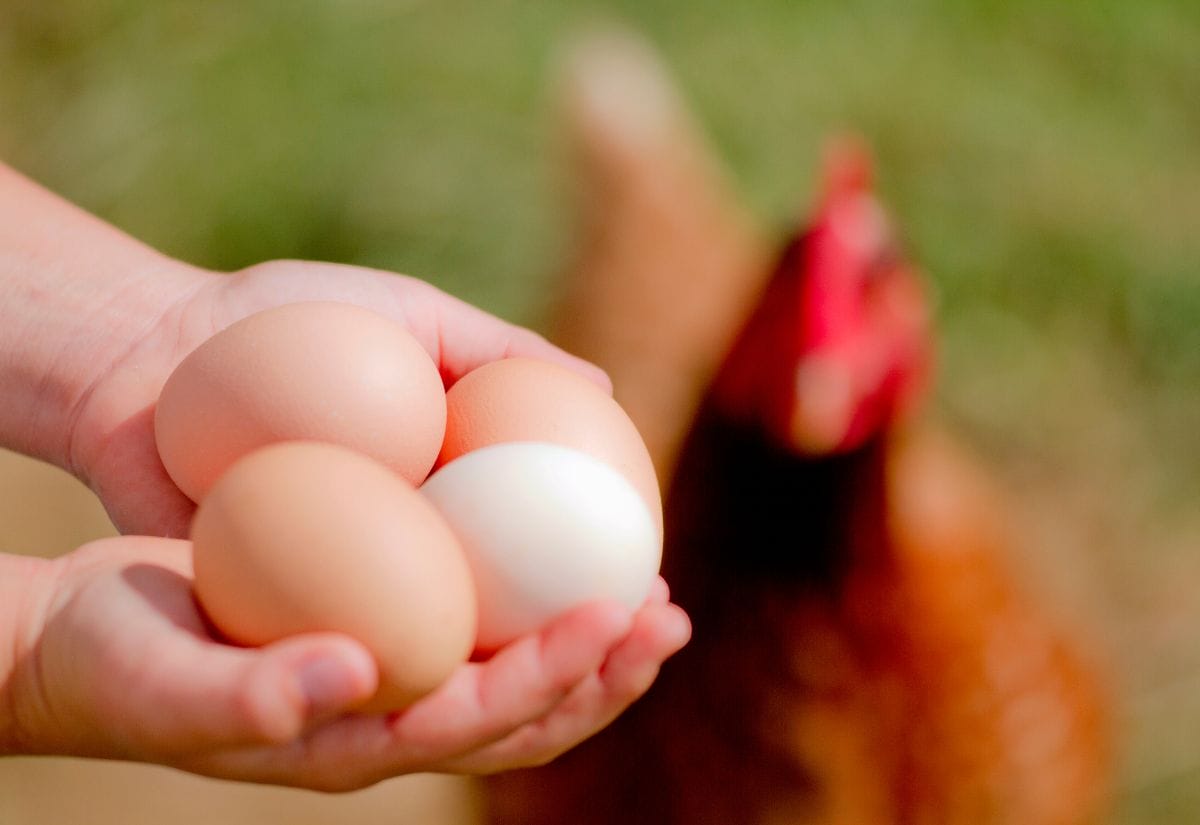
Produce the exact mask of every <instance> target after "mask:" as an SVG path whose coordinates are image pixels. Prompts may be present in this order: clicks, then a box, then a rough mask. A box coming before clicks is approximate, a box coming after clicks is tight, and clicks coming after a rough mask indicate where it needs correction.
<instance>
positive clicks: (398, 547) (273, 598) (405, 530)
mask: <svg viewBox="0 0 1200 825" xmlns="http://www.w3.org/2000/svg"><path fill="white" fill-rule="evenodd" d="M192 541H193V543H194V548H195V592H196V598H197V600H198V601H199V603H200V605H201V606H202V607H203V608H204V611H205V612H206V613H207V614H208V616H209V618H210V619H211V620H212V622H213V624H214V625H215V626H216V627H217V628H218V629H219V630H220V631H221V632H222V633H224V634H225V635H226V636H228V637H229V638H230V639H231V640H232V641H235V642H238V643H241V644H246V645H262V644H266V643H268V642H272V641H275V640H277V639H282V638H284V637H286V636H291V635H294V634H297V633H306V632H314V631H337V632H341V633H346V634H348V635H350V636H352V637H354V638H355V639H358V640H359V641H360V642H362V643H363V644H364V645H365V646H366V647H367V648H368V649H369V650H370V651H371V652H372V653H373V654H374V655H375V658H376V660H377V662H378V664H379V668H380V687H379V691H378V693H377V694H376V695H375V697H374V698H373V699H371V700H370V702H369V703H368V705H367V706H366V709H368V710H387V709H392V708H398V707H403V706H405V705H407V704H409V703H411V702H413V701H414V700H416V699H418V698H420V697H421V696H423V695H425V694H426V693H428V692H429V691H431V690H433V689H434V688H436V687H437V686H438V685H440V684H441V683H442V682H443V681H444V680H445V679H446V677H447V676H449V675H450V673H451V672H452V671H453V670H454V669H455V668H456V667H457V666H458V665H459V664H461V663H462V662H464V661H465V660H466V659H467V657H468V656H469V655H470V653H471V650H472V648H473V646H474V641H475V625H476V617H475V593H474V586H473V584H472V581H471V574H470V570H469V568H468V567H467V563H466V561H465V558H464V556H463V553H462V549H461V547H460V546H459V543H458V541H457V539H456V538H455V536H454V534H453V533H452V532H451V530H450V528H449V526H448V525H447V524H446V522H445V521H444V520H443V519H442V518H441V516H439V515H438V513H437V511H436V510H435V509H434V508H433V507H432V506H431V505H430V504H429V502H428V501H427V500H426V499H425V498H424V497H423V496H421V495H420V494H419V493H418V492H417V491H416V490H415V489H414V488H413V487H412V486H411V485H409V484H408V483H407V482H406V481H404V480H403V479H401V478H400V477H399V476H396V475H395V474H393V473H391V472H390V471H389V470H388V469H387V468H386V467H384V466H382V465H380V464H378V463H376V462H375V461H372V460H371V459H369V458H367V457H365V456H362V455H358V454H356V453H353V452H351V451H349V450H346V449H344V448H342V447H337V446H333V445H329V444H319V443H297V442H293V443H285V444H277V445H274V446H270V447H266V448H264V449H261V450H258V451H256V452H253V453H251V454H250V455H248V456H246V457H245V458H243V459H242V460H240V461H239V462H237V463H236V464H235V465H234V466H233V467H232V468H231V469H230V470H229V472H227V473H226V474H225V475H224V476H223V477H222V478H221V480H220V481H219V482H217V484H216V486H214V487H213V489H212V492H211V493H210V494H209V495H208V496H207V497H206V498H205V499H204V501H203V503H202V504H201V505H200V508H199V511H198V512H197V514H196V518H195V521H194V523H193V525H192Z"/></svg>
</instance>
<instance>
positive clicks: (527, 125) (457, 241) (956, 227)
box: [0, 0, 1200, 825]
mask: <svg viewBox="0 0 1200 825" xmlns="http://www.w3.org/2000/svg"><path fill="white" fill-rule="evenodd" d="M905 5H906V8H905V10H904V11H903V12H901V11H899V10H898V7H896V6H895V5H894V4H890V3H886V2H884V1H883V0H875V1H874V2H872V1H871V0H851V2H839V3H806V4H797V3H788V2H782V0H780V1H779V2H765V1H764V2H753V3H739V4H724V3H718V2H715V0H702V1H701V2H693V3H681V2H667V0H655V1H654V2H640V3H635V2H632V0H630V1H629V2H624V3H611V4H607V5H603V6H601V5H595V4H593V5H586V4H577V3H566V2H563V3H541V4H518V3H508V2H498V3H481V2H443V3H422V2H418V1H416V0H409V1H408V2H400V1H399V0H392V2H383V0H353V2H349V1H347V2H341V3H333V2H318V1H317V0H298V2H294V3H287V4H280V3H270V2H266V1H265V0H250V1H249V2H234V0H213V2H209V3H204V4H197V3H189V2H183V0H157V1H156V2H150V0H62V2H57V3H44V2H41V0H0V157H3V158H4V159H5V160H6V161H8V162H10V163H11V164H12V165H14V166H16V167H17V168H18V169H21V170H22V171H24V172H26V173H27V174H30V175H32V176H33V177H35V178H36V179H38V180H40V181H42V182H43V183H45V184H47V185H48V186H50V187H51V188H53V189H55V190H57V191H59V192H61V193H63V194H65V195H66V196H68V197H70V198H72V199H74V200H76V201H77V202H79V203H81V204H82V205H84V206H85V207H87V208H89V209H91V210H93V211H95V212H97V213H99V214H100V215H102V216H103V217H105V218H106V219H108V220H111V221H113V222H115V223H117V224H118V225H120V226H122V227H123V228H125V229H126V230H127V231H129V232H131V233H132V234H134V235H136V236H138V237H140V238H142V239H144V240H146V241H148V242H150V243H152V244H154V245H156V246H158V247H160V248H163V249H165V250H166V251H168V252H170V253H172V254H175V255H178V256H181V257H184V258H186V259H188V260H190V261H193V262H195V263H199V264H204V265H208V266H212V267H218V268H236V267H239V266H243V265H246V264H249V263H252V262H255V261H258V260H262V259H266V258H272V257H311V258H321V259H329V260H338V261H347V262H353V263H360V264H367V265H373V266H380V267H385V268H389V269H398V270H403V271H406V272H409V273H412V274H416V275H420V276H423V277H426V278H428V279H430V280H432V281H434V282H435V283H437V284H438V285H440V286H442V287H443V288H445V289H447V290H449V291H451V292H453V293H455V294H457V295H459V296H461V297H463V298H465V299H467V300H469V301H472V302H474V303H477V304H480V305H482V306H484V307H486V308H488V309H491V310H492V311H494V312H497V313H499V314H502V315H505V316H507V317H510V318H513V319H515V320H519V321H524V322H528V323H534V324H536V323H537V320H538V318H539V316H540V313H541V312H542V310H543V308H544V307H545V300H546V297H547V296H548V295H549V294H552V292H553V278H554V276H555V273H556V271H557V270H558V269H560V268H561V266H562V264H563V261H564V260H565V259H566V255H567V254H568V252H569V249H570V245H571V242H572V235H571V231H570V222H569V215H570V210H569V208H568V207H569V204H570V182H569V178H568V177H567V175H566V174H565V171H564V170H565V166H564V164H563V159H562V157H561V153H560V151H559V148H560V147H559V143H558V139H557V135H556V132H555V129H554V124H553V118H552V107H551V106H550V105H549V101H550V100H551V96H550V95H549V94H548V93H547V88H546V81H547V78H548V76H549V71H550V68H551V67H552V65H553V59H554V54H555V50H556V49H557V48H559V47H560V46H561V44H562V42H563V38H564V37H565V36H566V35H568V34H569V33H570V32H572V31H575V30H577V28H578V27H579V26H580V25H583V24H585V23H587V22H588V21H591V20H595V19H597V18H605V17H607V16H613V15H615V16H619V17H620V18H621V19H624V20H626V21H627V22H629V23H631V24H633V25H634V26H636V27H637V28H639V29H641V30H643V31H644V32H646V33H647V34H648V35H649V36H650V37H651V38H652V39H653V40H654V41H655V43H656V44H657V45H658V46H659V47H660V48H661V49H662V51H663V53H664V55H665V56H666V59H667V61H668V62H669V64H670V65H671V66H672V68H673V69H674V70H675V71H676V72H677V73H678V76H679V78H680V81H681V83H682V85H683V87H684V89H685V91H686V93H687V94H688V95H689V97H690V99H691V100H692V101H693V103H694V104H695V106H696V108H697V110H698V113H699V116H700V119H701V121H702V122H703V123H704V124H705V126H706V127H707V128H708V129H710V130H711V132H712V135H713V137H714V140H715V142H716V144H717V146H718V148H719V149H720V150H721V152H722V153H723V156H724V158H725V159H726V161H727V162H728V163H729V165H730V167H731V169H732V170H733V172H734V174H735V176H736V179H737V181H738V183H739V184H740V186H741V188H742V193H743V195H744V197H745V198H746V200H747V202H748V203H749V204H750V205H751V206H752V208H753V209H755V211H756V212H757V213H758V214H759V215H760V216H761V217H762V219H763V221H764V224H765V225H768V226H779V227H781V228H782V227H784V226H786V225H787V224H788V223H789V222H790V221H792V220H793V219H794V217H795V216H796V215H797V214H798V210H799V209H800V208H801V207H802V206H803V205H804V204H806V203H807V199H808V196H809V194H810V187H811V184H812V175H813V171H814V169H815V161H816V158H817V154H818V151H819V146H820V142H821V140H822V139H823V138H824V137H825V136H826V135H827V134H828V133H829V132H831V131H833V130H836V129H838V128H841V127H843V126H851V127H853V128H855V129H857V130H859V131H861V132H862V133H863V134H865V135H866V137H867V138H868V139H869V140H870V141H871V143H872V144H873V145H874V147H875V148H876V149H877V152H878V155H879V158H880V168H881V173H882V174H881V177H882V181H881V187H882V190H883V195H884V198H885V199H886V200H887V201H888V203H889V204H890V206H891V207H892V209H893V210H894V212H895V213H896V214H897V216H898V217H899V219H900V221H901V224H902V229H903V230H904V232H905V234H906V236H907V240H908V242H909V246H910V249H911V252H912V255H913V257H914V258H915V259H916V260H918V261H921V262H922V263H923V264H924V265H925V266H926V267H927V268H928V270H929V272H930V276H931V278H932V279H933V281H934V282H935V284H936V286H937V289H938V292H939V296H940V307H939V323H940V328H941V331H942V353H943V363H942V370H941V378H940V382H941V383H940V392H939V396H938V399H937V405H936V406H937V412H938V414H940V415H941V416H942V417H943V418H944V419H946V420H947V421H949V422H950V423H951V424H952V425H953V426H954V427H955V428H957V429H958V430H960V431H961V432H962V433H963V434H964V435H966V436H967V438H968V440H970V441H972V442H973V443H974V444H975V445H976V447H977V448H978V449H979V450H980V451H981V452H982V453H983V454H984V456H985V457H986V458H987V459H988V460H989V461H990V462H991V464H992V466H993V467H995V468H996V472H997V474H998V476H999V477H1000V479H1001V480H1002V482H1004V484H1005V485H1006V486H1007V488H1008V490H1009V491H1010V494H1011V496H1012V499H1013V503H1014V513H1015V514H1016V518H1015V519H1014V529H1015V530H1016V531H1017V532H1018V534H1019V535H1020V536H1021V538H1022V543H1021V546H1022V547H1023V551H1024V556H1023V557H1022V559H1020V562H1021V563H1022V564H1023V565H1024V566H1025V568H1026V569H1027V570H1028V571H1029V572H1030V574H1031V578H1032V579H1033V580H1034V582H1035V586H1037V587H1040V588H1041V590H1042V591H1043V592H1044V593H1045V595H1046V597H1047V599H1050V600H1052V601H1053V602H1054V603H1056V604H1059V605H1061V607H1062V613H1063V616H1064V617H1065V618H1067V619H1068V620H1070V621H1073V622H1075V623H1077V624H1078V625H1080V626H1083V627H1085V628H1088V629H1089V632H1091V633H1092V635H1093V637H1094V638H1095V640H1096V644H1097V647H1098V648H1099V649H1101V650H1102V651H1103V652H1104V653H1105V655H1107V656H1108V658H1109V660H1110V661H1111V669H1112V673H1113V682H1114V687H1115V690H1116V693H1117V695H1118V696H1119V698H1120V716H1121V720H1122V722H1123V727H1124V747H1123V754H1124V756H1123V762H1122V773H1121V782H1120V787H1119V796H1118V799H1117V812H1116V816H1115V817H1114V820H1115V821H1116V822H1120V823H1127V825H1141V823H1151V822H1155V823H1157V822H1187V821H1194V820H1195V818H1196V816H1197V814H1198V813H1200V748H1198V747H1197V746H1196V740H1195V731H1197V730H1200V631H1197V629H1196V628H1198V627H1200V509H1198V508H1197V506H1196V504H1197V502H1196V490H1197V489H1200V434H1198V432H1197V422H1200V194H1198V193H1200V151H1197V149H1198V148H1200V108H1197V105H1196V103H1197V101H1200V6H1198V5H1196V4H1195V3H1193V2H1189V0H1179V1H1178V2H1165V1H1164V0H1153V1H1152V2H1144V3H1136V4H1135V3H1124V2H1118V0H1095V2H1091V3H1087V4H1070V5H1067V4H1063V7H1061V8H1054V9H1051V8H1048V7H1047V6H1046V4H1042V3H1037V2H1034V0H1010V2H987V1H985V0H979V1H978V2H974V3H954V2H949V0H946V2H932V1H929V2H918V3H912V4H905ZM0 393H2V388H0ZM0 493H2V495H0V549H3V550H6V551H36V552H42V553H54V552H61V551H64V550H67V549H69V548H70V547H72V546H74V545H75V544H77V543H79V542H80V541H82V540H84V539H86V538H88V537H92V536H95V535H98V534H101V533H103V532H105V531H106V530H107V529H108V528H107V527H106V525H105V522H104V520H103V517H102V515H101V514H100V513H99V512H98V511H97V510H96V508H95V507H94V506H92V505H90V504H89V503H88V502H87V499H86V495H85V494H84V493H83V491H81V490H79V489H77V488H76V487H74V486H73V485H71V484H70V483H69V480H66V479H63V478H60V477H58V476H57V475H55V474H53V473H50V472H48V471H44V470H42V469H40V468H34V467H31V466H30V465H29V463H27V462H24V461H18V460H15V459H12V458H10V457H7V456H6V457H3V461H2V464H0ZM456 787H457V786H455V787H454V788H451V787H449V786H447V785H446V784H444V783H441V782H440V781H438V782H435V784H433V785H428V784H426V783H424V782H423V780H415V781H413V782H411V783H410V782H407V781H406V782H400V783H388V784H386V785H385V786H384V787H383V788H382V789H378V790H375V791H371V792H368V793H367V794H363V795H358V796H355V797H350V798H346V799H328V798H321V797H316V796H313V795H311V794H302V795H294V796H295V798H293V795H290V794H288V793H284V792H273V791H264V790H258V789H251V788H244V787H231V786H223V785H219V784H217V783H206V782H201V781H192V780H188V779H184V778H182V777H179V776H178V775H176V774H173V773H170V772H166V771H158V770H153V769H132V768H127V767H123V766H81V765H78V764H74V763H66V762H57V761H53V760H37V761H26V760H5V761H3V762H0V822H3V823H4V824H5V825H33V823H38V825H43V823H45V825H56V824H57V823H74V822H81V821H87V822H95V823H102V822H106V821H110V820H111V821H113V822H121V823H133V822H147V823H152V822H153V823H157V822H178V823H184V822H188V821H197V822H199V821H213V820H217V819H219V820H220V821H222V822H230V823H233V822H238V821H246V822H251V821H274V820H276V819H278V820H281V821H288V822H309V821H312V822H319V821H320V822H323V821H330V822H334V821H338V822H341V821H354V822H362V823H368V822H375V821H379V822H413V823H417V822H421V823H425V822H443V821H444V822H459V821H464V820H466V819H469V814H468V813H467V811H469V810H470V809H471V808H472V806H473V804H474V803H473V802H472V801H471V800H470V799H467V800H466V801H465V802H464V801H461V800H460V798H459V797H457V796H456V795H455V788H456ZM101 792H103V793H101ZM426 804H429V805H440V806H442V813H441V814H432V813H430V812H429V811H430V810H431V809H428V808H424V809H422V808H420V807H419V806H421V805H426ZM405 805H415V806H418V808H417V809H415V810H414V811H413V812H411V813H408V814H407V815H406V814H403V813H401V811H402V810H404V806H405ZM276 806H279V807H276ZM455 806H458V807H455ZM463 806H465V807H463ZM285 810H286V813H284V811H285ZM322 811H324V812H325V813H322ZM368 811H370V812H369V813H368ZM189 816H193V817H195V818H194V820H189V819H188V817H189ZM306 816H307V817H309V819H305V818H304V817H306ZM321 816H325V817H327V819H320V818H318V817H321ZM105 817H107V818H108V819H106V818H105ZM239 817H241V819H239Z"/></svg>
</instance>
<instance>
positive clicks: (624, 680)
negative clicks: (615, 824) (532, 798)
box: [439, 605, 691, 774]
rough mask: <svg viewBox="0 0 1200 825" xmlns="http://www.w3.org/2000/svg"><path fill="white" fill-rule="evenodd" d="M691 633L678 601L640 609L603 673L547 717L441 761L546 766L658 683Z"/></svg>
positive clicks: (484, 766) (448, 766)
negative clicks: (665, 664)
mask: <svg viewBox="0 0 1200 825" xmlns="http://www.w3.org/2000/svg"><path fill="white" fill-rule="evenodd" d="M690 636H691V623H690V622H689V621H688V618H687V615H686V614H685V613H684V612H683V611H682V610H680V609H679V608H678V607H676V606H675V605H655V606H651V607H647V608H645V609H643V610H642V611H640V612H639V613H638V616H637V619H636V621H635V624H634V628H633V630H632V631H631V632H630V634H629V636H628V637H627V638H626V639H625V640H624V641H623V642H622V643H621V645H620V646H618V647H617V648H615V649H614V650H613V652H612V653H611V654H610V656H609V657H608V659H607V660H606V661H605V663H604V666H603V667H602V668H601V669H600V670H598V671H597V672H595V673H593V674H591V675H589V676H588V678H586V679H584V680H583V681H582V682H580V683H579V685H577V686H576V688H575V689H574V690H573V691H572V692H571V694H570V695H569V696H567V697H566V698H565V699H564V700H563V701H562V702H560V703H559V704H558V705H557V706H556V707H555V708H554V709H553V710H552V711H551V712H550V713H549V714H547V715H546V716H545V717H544V718H542V719H539V720H537V721H535V722H532V723H530V724H528V725H524V726H522V727H521V728H519V729H518V730H516V731H514V732H513V733H512V734H510V735H509V736H507V737H505V738H504V739H501V740H499V741H497V742H495V743H493V744H491V745H489V746H487V747H485V748H481V749H479V750H477V751H474V752H472V753H469V754H467V755H465V756H462V757H459V758H458V759H454V760H449V761H447V762H446V763H444V764H443V765H441V766H439V768H440V769H441V770H445V771H450V772H459V773H472V774H482V773H495V772H497V771H502V770H511V769H514V768H520V767H530V766H533V765H542V764H545V763H546V762H549V761H550V760H552V759H554V758H555V757H557V756H559V755H560V754H562V753H564V752H566V751H568V750H570V749H571V748H573V747H575V746H576V745H578V744H579V743H580V742H583V741H584V740H586V739H587V738H589V737H590V736H592V735H593V734H595V733H597V732H598V731H600V730H602V729H603V728H604V727H606V726H607V725H609V724H610V723H611V722H612V721H613V720H614V719H616V718H617V717H618V716H620V715H621V713H623V712H624V711H625V710H626V709H627V708H628V707H629V706H630V705H631V704H632V703H633V702H634V701H636V700H637V699H638V698H639V697H640V696H642V695H643V694H644V693H645V692H646V691H647V690H648V689H649V688H650V685H651V684H653V682H654V679H655V677H656V676H657V675H658V671H659V668H660V667H661V665H662V663H663V662H664V661H665V660H666V659H667V658H669V657H670V656H672V655H673V654H674V653H676V652H677V651H679V649H680V648H682V647H683V646H684V645H685V644H687V641H688V639H689V638H690Z"/></svg>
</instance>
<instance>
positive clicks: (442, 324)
mask: <svg viewBox="0 0 1200 825" xmlns="http://www.w3.org/2000/svg"><path fill="white" fill-rule="evenodd" d="M416 283H417V284H420V287H417V288H415V289H413V295H414V297H418V298H419V299H421V302H423V303H425V305H426V311H425V312H424V313H423V314H422V317H423V318H424V319H425V322H426V323H427V324H428V323H429V322H432V325H433V326H432V329H429V328H428V327H426V330H425V333H426V334H425V337H426V339H432V341H433V342H434V345H433V349H432V350H431V353H432V354H433V355H434V356H435V359H436V360H437V362H438V366H439V368H440V369H441V371H442V377H443V378H444V379H445V381H446V385H447V386H450V385H452V384H453V383H454V382H455V381H457V380H458V379H459V378H461V377H462V376H464V375H466V374H467V373H468V372H470V371H471V370H473V369H475V368H476V367H481V366H483V365H484V364H490V363H491V362H493V361H499V360H501V359H504V358H514V357H519V356H521V357H526V358H537V359H539V360H542V361H549V362H551V363H554V364H558V365H559V366H562V367H565V368H566V369H569V370H571V371H572V372H575V373H577V374H578V375H580V376H582V377H584V378H586V379H587V380H589V381H591V382H592V383H594V384H596V385H597V386H598V387H600V388H601V389H603V390H604V391H605V392H607V393H612V380H611V379H610V378H609V377H608V373H606V372H605V371H604V370H602V369H601V368H600V367H598V366H596V365H595V364H593V363H591V362H589V361H585V360H584V359H582V358H579V357H577V356H575V355H571V354H570V353H568V352H566V351H565V350H563V349H560V348H559V347H556V346H554V344H551V343H550V342H549V341H547V340H546V339H545V338H543V337H542V336H541V335H538V334H537V333H535V332H533V331H531V330H529V329H526V328H524V327H520V326H516V325H514V324H510V323H508V322H507V321H503V320H501V319H499V318H497V317H495V316H494V315H490V314H489V313H487V312H484V311H483V310H481V309H479V308H477V307H474V306H471V305H470V304H468V303H466V302H464V301H460V300H459V299H457V298H454V297H452V296H450V295H447V294H446V293H444V292H442V291H440V290H438V289H436V288H435V287H433V286H431V285H429V284H426V283H424V282H421V281H417V282H416ZM408 323H409V326H410V328H412V329H414V330H417V329H419V328H420V327H421V326H422V323H421V321H420V320H419V319H418V318H417V317H414V316H413V315H412V314H409V318H408Z"/></svg>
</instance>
